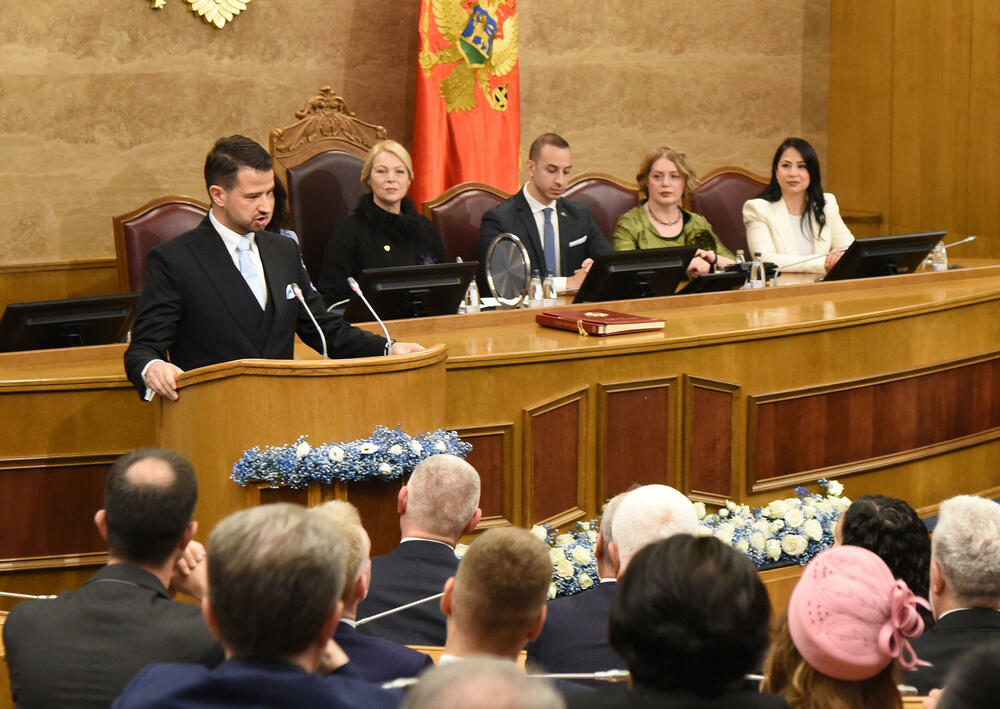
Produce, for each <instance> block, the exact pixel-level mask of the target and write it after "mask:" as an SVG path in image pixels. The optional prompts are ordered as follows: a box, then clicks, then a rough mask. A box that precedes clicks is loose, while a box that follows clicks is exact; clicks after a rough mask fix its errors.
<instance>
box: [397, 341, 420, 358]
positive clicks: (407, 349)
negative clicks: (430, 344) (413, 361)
mask: <svg viewBox="0 0 1000 709" xmlns="http://www.w3.org/2000/svg"><path fill="white" fill-rule="evenodd" d="M423 350H424V348H423V347H422V346H421V345H418V344H417V343H416V342H394V343H393V344H392V354H394V355H396V354H410V353H411V352H423Z"/></svg>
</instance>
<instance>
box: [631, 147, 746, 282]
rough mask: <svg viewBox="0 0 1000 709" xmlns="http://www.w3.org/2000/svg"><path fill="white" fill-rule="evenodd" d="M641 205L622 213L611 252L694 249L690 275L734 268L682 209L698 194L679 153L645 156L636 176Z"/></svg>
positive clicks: (705, 226)
mask: <svg viewBox="0 0 1000 709" xmlns="http://www.w3.org/2000/svg"><path fill="white" fill-rule="evenodd" d="M635 180H636V182H638V183H639V195H640V197H641V198H642V204H640V205H639V206H638V207H634V208H633V209H630V210H629V211H627V212H625V214H623V215H622V216H621V217H620V218H619V219H618V223H617V224H616V225H615V234H614V245H615V250H616V251H635V250H636V249H661V248H664V247H667V246H697V247H698V251H697V252H696V254H695V257H694V259H693V260H692V261H691V264H690V265H689V266H688V273H689V274H702V273H708V272H709V271H710V270H712V267H713V266H728V265H729V264H731V263H733V253H732V251H730V250H729V249H727V248H726V247H725V246H724V245H723V244H722V242H720V241H719V238H718V237H717V236H716V235H715V232H713V231H712V225H711V224H709V223H708V220H707V219H705V217H703V216H701V215H700V214H695V213H694V212H689V211H688V210H686V209H684V208H683V207H682V206H681V202H682V201H683V199H684V198H685V197H690V196H691V194H692V193H693V192H694V191H695V190H696V189H697V188H698V178H697V177H695V175H694V170H692V169H691V166H690V165H688V163H687V160H686V159H685V157H684V153H680V152H678V151H676V150H674V149H673V148H668V147H662V148H658V149H657V150H654V151H653V152H651V153H649V154H648V155H647V156H646V157H645V158H644V159H643V161H642V164H641V165H640V166H639V174H637V175H636V176H635Z"/></svg>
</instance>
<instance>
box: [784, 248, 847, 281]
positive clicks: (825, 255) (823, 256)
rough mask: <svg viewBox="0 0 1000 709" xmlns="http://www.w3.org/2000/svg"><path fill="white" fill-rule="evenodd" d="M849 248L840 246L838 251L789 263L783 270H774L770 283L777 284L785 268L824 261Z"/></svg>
mask: <svg viewBox="0 0 1000 709" xmlns="http://www.w3.org/2000/svg"><path fill="white" fill-rule="evenodd" d="M849 248H851V247H850V246H849V245H848V246H842V247H841V248H839V249H834V250H833V251H828V252H826V253H825V254H813V255H812V256H810V257H809V258H804V259H802V260H801V261H795V262H794V263H790V264H788V265H787V266H785V267H784V268H778V269H775V271H774V275H773V276H771V281H772V282H774V283H777V282H778V276H780V275H781V274H782V273H783V272H784V270H785V269H786V268H791V267H792V266H801V265H802V264H804V263H809V262H810V261H815V260H816V259H820V258H823V259H825V258H826V257H827V256H830V255H831V254H842V253H844V252H845V251H847V250H848V249H849Z"/></svg>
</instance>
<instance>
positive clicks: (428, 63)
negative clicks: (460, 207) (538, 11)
mask: <svg viewBox="0 0 1000 709" xmlns="http://www.w3.org/2000/svg"><path fill="white" fill-rule="evenodd" d="M418 22H419V29H420V51H419V54H418V57H417V94H416V110H415V116H414V121H413V171H414V179H413V185H412V187H411V188H410V196H411V198H412V199H413V201H414V202H415V203H416V204H417V205H418V207H419V205H420V204H421V203H422V202H424V201H426V200H429V199H433V198H434V197H437V196H438V195H440V194H441V193H442V192H444V191H445V190H446V189H448V188H449V187H451V186H452V185H456V184H458V183H460V182H470V181H471V182H485V183H487V184H490V185H494V186H495V187H499V188H501V189H503V190H506V191H508V192H514V191H515V190H516V189H517V187H518V159H519V150H520V139H521V111H520V91H519V87H518V59H517V0H492V1H491V0H421V3H420V19H419V20H418Z"/></svg>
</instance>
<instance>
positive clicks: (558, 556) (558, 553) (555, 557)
mask: <svg viewBox="0 0 1000 709" xmlns="http://www.w3.org/2000/svg"><path fill="white" fill-rule="evenodd" d="M549 561H551V562H552V565H553V566H555V565H556V564H558V563H559V562H560V561H566V552H565V551H563V550H562V549H549Z"/></svg>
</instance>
